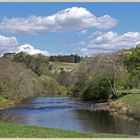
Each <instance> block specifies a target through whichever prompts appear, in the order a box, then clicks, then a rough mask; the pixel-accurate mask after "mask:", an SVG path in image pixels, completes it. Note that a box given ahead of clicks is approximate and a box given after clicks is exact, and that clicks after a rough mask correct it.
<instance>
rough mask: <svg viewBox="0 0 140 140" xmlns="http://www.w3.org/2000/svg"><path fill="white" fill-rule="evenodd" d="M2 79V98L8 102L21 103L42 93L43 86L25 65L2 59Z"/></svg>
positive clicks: (0, 92) (0, 84) (0, 64)
mask: <svg viewBox="0 0 140 140" xmlns="http://www.w3.org/2000/svg"><path fill="white" fill-rule="evenodd" d="M0 79H1V80H0V96H1V97H3V98H5V99H7V100H12V101H14V102H19V101H20V100H22V99H24V98H27V97H31V96H35V95H37V94H40V93H42V86H41V84H40V82H39V79H38V77H37V75H36V74H34V73H33V72H32V71H31V70H30V69H26V66H25V65H22V64H17V63H15V62H11V61H9V60H7V59H3V58H1V59H0ZM33 79H34V80H33ZM33 81H36V82H33Z"/></svg>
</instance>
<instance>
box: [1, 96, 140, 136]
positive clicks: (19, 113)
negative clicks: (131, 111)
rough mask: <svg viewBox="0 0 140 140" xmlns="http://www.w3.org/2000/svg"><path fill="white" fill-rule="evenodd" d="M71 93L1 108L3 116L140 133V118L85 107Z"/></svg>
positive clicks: (11, 119) (27, 121) (73, 127)
mask: <svg viewBox="0 0 140 140" xmlns="http://www.w3.org/2000/svg"><path fill="white" fill-rule="evenodd" d="M84 106H85V105H84V104H82V103H77V102H73V101H72V100H70V99H69V98H67V97H39V98H33V99H30V100H27V101H25V102H24V103H23V104H22V105H21V106H20V107H16V108H13V109H7V110H2V111H0V120H1V121H6V122H12V123H16V124H28V125H36V126H43V127H51V128H62V129H68V130H80V131H92V132H101V133H115V134H129V135H140V122H138V121H135V120H127V119H124V118H121V117H113V116H112V115H110V113H109V112H106V111H101V112H99V111H96V112H90V111H87V110H83V109H81V108H83V107H84Z"/></svg>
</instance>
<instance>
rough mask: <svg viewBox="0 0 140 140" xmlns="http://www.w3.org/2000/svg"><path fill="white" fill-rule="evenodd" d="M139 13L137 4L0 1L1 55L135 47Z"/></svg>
mask: <svg viewBox="0 0 140 140" xmlns="http://www.w3.org/2000/svg"><path fill="white" fill-rule="evenodd" d="M80 8H82V9H80ZM66 9H68V10H66ZM59 11H62V12H61V13H60V12H59ZM106 15H107V16H106ZM139 15H140V3H95V2H91V3H86V2H84V3H76V2H75V3H73V2H68V3H47V2H46V3H39V2H38V3H1V4H0V54H2V53H4V52H8V51H10V52H12V51H15V52H17V51H27V52H29V53H31V54H34V53H37V52H42V53H44V54H46V55H51V54H70V53H75V54H79V55H92V54H95V53H102V52H112V51H116V50H119V49H123V48H130V47H134V46H135V44H137V43H138V42H139V41H140V18H139ZM32 16H34V17H33V18H32ZM48 16H51V18H54V17H55V18H56V19H55V22H53V23H52V19H48ZM62 17H63V18H62ZM48 22H51V23H48ZM32 25H33V26H32ZM69 27H70V28H69ZM9 42H10V43H9Z"/></svg>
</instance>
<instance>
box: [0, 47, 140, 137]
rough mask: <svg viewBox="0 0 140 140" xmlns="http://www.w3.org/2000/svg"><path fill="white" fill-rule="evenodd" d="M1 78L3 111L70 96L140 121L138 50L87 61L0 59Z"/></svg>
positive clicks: (17, 56) (20, 56)
mask: <svg viewBox="0 0 140 140" xmlns="http://www.w3.org/2000/svg"><path fill="white" fill-rule="evenodd" d="M65 67H66V68H67V67H69V70H68V71H67V69H65ZM0 78H1V80H0V107H1V108H3V107H9V106H14V105H15V104H17V103H20V102H21V101H22V100H23V99H26V98H30V97H34V96H48V95H51V96H72V97H74V98H78V99H79V98H80V99H82V100H84V101H89V102H91V103H93V107H94V103H96V104H97V103H108V105H109V108H111V109H112V110H113V111H114V112H115V113H114V114H123V115H128V116H131V117H133V118H137V119H139V118H140V109H139V106H140V45H137V46H136V47H135V48H132V49H128V50H121V51H118V52H115V53H110V54H98V55H96V56H93V57H85V58H82V57H79V56H77V55H68V56H51V57H47V56H43V55H42V54H38V55H35V56H31V55H29V54H26V53H24V52H20V53H17V54H15V53H6V54H4V55H3V57H2V58H0ZM7 127H13V126H9V125H8V124H7ZM19 127H22V126H19ZM23 129H24V128H23ZM33 129H34V128H33ZM35 129H36V128H35ZM42 131H45V130H42ZM50 133H51V132H50ZM75 134H76V133H75ZM77 134H78V132H77ZM77 134H76V136H77V137H78V135H79V134H80V133H79V134H78V135H77ZM46 135H47V134H46ZM46 135H42V136H46ZM83 135H84V134H83ZM7 136H8V135H7ZM9 136H10V135H9ZM22 136H25V135H22ZM32 136H33V135H32ZM35 136H36V135H35ZM38 136H39V135H38ZM53 136H54V137H55V136H56V137H57V136H58V135H53ZM63 136H64V137H67V136H66V135H62V137H63ZM81 136H82V133H81ZM85 136H87V137H88V136H89V137H92V136H93V137H96V136H98V135H94V134H93V135H90V134H89V135H88V134H87V135H86V134H85ZM100 136H101V135H100ZM100 136H99V137H100ZM102 136H103V135H102ZM102 136H101V137H102ZM68 137H69V135H68ZM103 137H104V136H103Z"/></svg>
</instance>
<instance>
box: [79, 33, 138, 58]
mask: <svg viewBox="0 0 140 140" xmlns="http://www.w3.org/2000/svg"><path fill="white" fill-rule="evenodd" d="M139 41H140V33H139V32H127V33H124V34H119V33H117V32H112V31H109V32H107V33H102V34H101V33H100V34H98V35H97V36H94V37H93V38H92V39H90V40H89V41H88V43H87V46H88V47H87V48H81V49H80V50H81V52H82V53H83V54H86V55H87V54H89V55H90V54H95V53H103V52H113V51H117V50H120V49H128V48H131V47H134V46H135V45H136V44H137V43H138V42H139Z"/></svg>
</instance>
